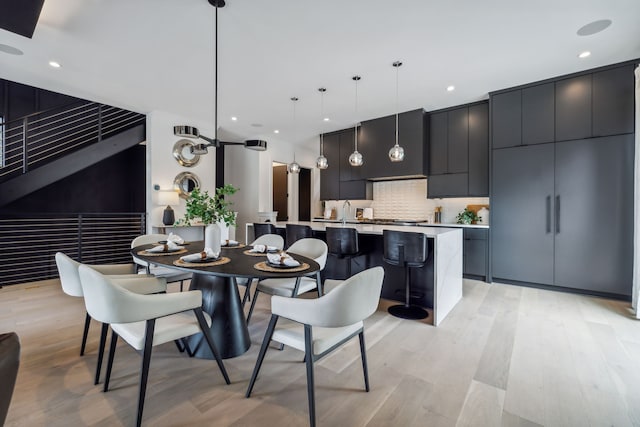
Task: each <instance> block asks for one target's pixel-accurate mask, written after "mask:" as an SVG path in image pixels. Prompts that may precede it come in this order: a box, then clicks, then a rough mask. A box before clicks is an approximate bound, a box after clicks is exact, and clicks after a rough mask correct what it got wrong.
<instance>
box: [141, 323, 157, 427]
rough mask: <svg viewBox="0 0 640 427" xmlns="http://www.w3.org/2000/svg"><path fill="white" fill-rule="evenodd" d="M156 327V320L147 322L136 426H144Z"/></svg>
mask: <svg viewBox="0 0 640 427" xmlns="http://www.w3.org/2000/svg"><path fill="white" fill-rule="evenodd" d="M155 327H156V319H149V320H147V327H146V331H145V337H144V353H143V355H142V372H140V393H139V395H138V420H137V422H136V426H138V427H140V425H141V424H142V411H143V410H144V397H145V395H146V393H147V379H148V378H149V365H150V364H151V350H153V331H154V329H155Z"/></svg>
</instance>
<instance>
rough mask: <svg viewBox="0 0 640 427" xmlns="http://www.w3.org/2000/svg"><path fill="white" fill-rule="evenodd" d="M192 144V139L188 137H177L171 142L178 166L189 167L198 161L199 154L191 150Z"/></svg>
mask: <svg viewBox="0 0 640 427" xmlns="http://www.w3.org/2000/svg"><path fill="white" fill-rule="evenodd" d="M193 145H194V144H193V141H190V140H188V139H179V140H178V141H177V142H176V143H175V144H173V157H174V158H175V159H176V161H177V162H178V163H180V166H185V167H188V168H190V167H192V166H195V165H197V164H198V162H199V161H200V155H199V154H193V153H192V152H191V147H193Z"/></svg>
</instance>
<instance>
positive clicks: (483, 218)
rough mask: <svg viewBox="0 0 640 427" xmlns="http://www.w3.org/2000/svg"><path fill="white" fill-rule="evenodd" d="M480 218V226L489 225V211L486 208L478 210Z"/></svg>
mask: <svg viewBox="0 0 640 427" xmlns="http://www.w3.org/2000/svg"><path fill="white" fill-rule="evenodd" d="M478 216H479V217H480V220H479V221H478V224H482V225H488V224H489V209H487V208H485V207H482V208H480V210H478Z"/></svg>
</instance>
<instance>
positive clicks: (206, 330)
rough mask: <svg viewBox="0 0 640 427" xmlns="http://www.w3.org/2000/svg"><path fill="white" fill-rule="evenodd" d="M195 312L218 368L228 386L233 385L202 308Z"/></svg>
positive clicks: (195, 309)
mask: <svg viewBox="0 0 640 427" xmlns="http://www.w3.org/2000/svg"><path fill="white" fill-rule="evenodd" d="M193 312H194V313H195V315H196V319H198V324H199V325H200V329H201V330H202V335H204V339H205V340H207V344H209V349H211V353H213V357H215V358H216V362H217V363H218V367H219V368H220V372H222V376H223V377H224V380H225V382H226V383H227V384H231V381H229V376H228V375H227V370H226V369H225V368H224V364H223V363H222V358H221V357H220V353H218V349H217V348H216V346H215V344H214V343H213V338H211V331H210V330H209V325H207V321H206V320H205V318H204V314H202V308H200V307H198V308H194V309H193Z"/></svg>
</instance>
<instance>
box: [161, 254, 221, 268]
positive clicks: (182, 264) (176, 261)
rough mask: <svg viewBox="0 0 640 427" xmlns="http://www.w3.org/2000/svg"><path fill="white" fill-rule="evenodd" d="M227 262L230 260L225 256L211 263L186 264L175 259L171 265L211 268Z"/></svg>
mask: <svg viewBox="0 0 640 427" xmlns="http://www.w3.org/2000/svg"><path fill="white" fill-rule="evenodd" d="M229 261H231V259H230V258H227V257H226V256H223V257H220V259H217V260H215V261H211V262H187V261H183V260H181V259H177V260H175V261H173V265H177V266H178V267H213V266H216V265H222V264H226V263H228V262H229Z"/></svg>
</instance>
